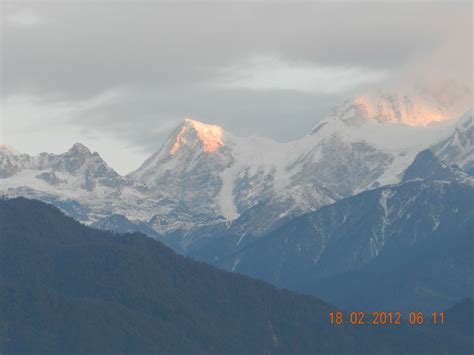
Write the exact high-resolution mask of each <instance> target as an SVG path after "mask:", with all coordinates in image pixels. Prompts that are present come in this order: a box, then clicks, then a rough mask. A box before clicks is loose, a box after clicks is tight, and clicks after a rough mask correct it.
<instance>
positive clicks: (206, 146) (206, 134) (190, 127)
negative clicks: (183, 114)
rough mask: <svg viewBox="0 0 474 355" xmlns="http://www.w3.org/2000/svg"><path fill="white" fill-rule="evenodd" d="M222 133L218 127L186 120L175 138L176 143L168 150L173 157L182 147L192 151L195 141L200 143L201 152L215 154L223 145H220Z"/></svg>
mask: <svg viewBox="0 0 474 355" xmlns="http://www.w3.org/2000/svg"><path fill="white" fill-rule="evenodd" d="M222 133H223V130H222V128H221V127H219V126H214V125H208V124H204V123H201V122H199V121H195V120H191V119H189V118H186V119H185V120H184V124H183V126H182V127H181V130H180V131H179V132H178V134H177V136H176V141H175V143H174V145H173V147H172V148H171V150H170V154H171V155H175V154H176V152H177V151H178V150H179V149H180V148H181V147H182V146H184V145H188V146H189V147H190V148H192V149H194V147H195V146H196V144H197V143H198V142H197V140H199V141H200V142H201V145H202V150H203V152H205V153H212V152H215V151H216V150H218V149H219V148H220V147H222V146H223V145H224V144H223V143H222ZM193 136H195V137H193ZM196 138H197V140H196Z"/></svg>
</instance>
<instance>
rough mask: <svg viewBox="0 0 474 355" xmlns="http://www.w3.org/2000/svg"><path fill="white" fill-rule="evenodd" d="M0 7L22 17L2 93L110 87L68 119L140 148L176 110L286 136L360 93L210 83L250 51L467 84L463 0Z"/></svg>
mask: <svg viewBox="0 0 474 355" xmlns="http://www.w3.org/2000/svg"><path fill="white" fill-rule="evenodd" d="M3 10H4V11H3V14H2V17H4V18H5V19H6V18H8V16H10V17H11V16H12V15H15V14H18V13H19V12H20V13H21V11H24V13H27V14H29V16H30V18H29V20H30V22H29V25H27V26H21V25H18V24H17V25H15V24H14V23H11V21H10V23H9V22H8V21H5V23H3V26H2V30H3V41H2V48H1V49H2V62H1V69H2V80H1V86H2V95H3V97H9V96H15V95H23V94H28V95H35V96H37V97H40V98H41V97H47V98H48V99H51V98H58V99H61V100H63V101H65V102H70V103H71V105H73V104H74V102H80V101H83V100H87V99H89V98H94V97H97V96H100V95H101V94H103V93H104V92H108V91H110V90H118V91H119V92H121V95H120V97H119V98H117V100H111V101H108V102H107V103H104V104H103V105H102V106H100V107H95V108H94V110H92V111H90V110H87V111H84V112H82V114H80V115H76V116H74V117H75V121H74V122H73V124H75V125H77V126H79V127H82V128H83V129H84V130H85V132H87V130H88V129H89V128H90V129H92V128H93V129H100V130H101V131H102V132H103V134H104V135H113V136H114V137H116V138H117V139H119V140H123V141H126V142H128V143H130V144H134V145H137V146H140V147H142V148H143V149H146V150H147V151H152V150H155V149H157V147H158V146H159V145H160V144H161V142H162V140H163V138H164V136H165V135H166V134H167V132H168V131H169V130H171V128H172V126H173V125H174V124H177V123H178V122H179V121H180V120H181V119H183V118H184V117H185V116H191V117H193V118H196V119H201V120H203V121H207V122H210V123H216V124H220V125H222V126H224V127H225V128H226V129H228V130H229V131H232V132H236V133H237V134H263V135H266V136H270V137H273V138H276V139H280V140H287V139H292V138H295V137H298V136H301V135H303V134H305V133H306V132H307V131H308V130H309V129H310V128H311V127H312V126H313V125H315V124H316V123H317V122H318V121H319V120H320V119H321V118H322V117H323V116H324V115H325V113H327V112H328V111H329V109H330V107H331V106H332V105H334V104H336V103H338V102H340V101H341V100H342V99H343V98H345V97H347V96H351V95H354V94H355V92H356V90H357V89H358V88H357V89H354V91H351V92H337V93H334V94H331V95H328V94H324V93H320V92H319V93H318V92H316V93H308V92H297V91H273V90H262V91H258V92H256V91H252V90H245V89H235V88H233V89H232V88H222V87H221V88H217V87H215V85H213V84H212V83H213V81H215V80H216V78H219V75H221V73H222V69H223V68H227V67H230V66H234V65H240V64H242V63H245V62H246V61H248V60H249V59H251V58H252V57H254V56H260V55H270V56H273V55H274V56H278V57H280V58H282V60H284V61H285V62H287V63H290V64H292V65H296V66H297V65H313V64H314V65H318V66H331V67H337V66H341V67H356V68H361V69H364V70H365V69H367V70H368V71H383V72H387V73H390V75H391V78H390V79H389V80H387V81H386V82H385V83H383V85H385V86H387V87H390V86H392V87H398V86H403V85H411V84H413V82H414V81H423V80H426V78H430V80H432V81H439V82H444V81H445V80H447V79H455V80H457V81H461V82H462V84H463V85H466V86H468V87H469V88H470V89H472V28H471V26H472V15H471V11H472V3H470V2H467V3H464V4H451V3H447V2H445V3H430V2H421V3H420V2H418V3H411V2H410V3H408V2H404V3H399V2H389V3H387V2H384V3H378V2H377V3H374V2H372V3H361V2H343V3H341V2H338V3H335V4H332V3H309V2H298V3H291V2H289V3H283V2H278V3H273V2H270V3H269V2H260V3H258V4H256V3H249V2H232V3H227V4H223V3H210V2H198V3H183V2H178V3H151V2H139V3H136V2H124V1H121V2H114V1H102V2H101V1H93V2H87V1H86V2H82V1H81V2H79V1H72V0H71V1H69V2H67V3H64V2H54V1H53V2H38V3H35V2H28V3H24V4H20V5H11V4H10V5H9V3H7V4H6V5H5V6H4V9H3ZM35 18H36V19H37V21H36V22H35V21H32V20H31V19H35ZM17 19H18V17H17ZM2 20H3V18H2ZM27 20H28V18H27ZM2 22H3V21H2ZM20 22H21V21H20ZM25 23H28V21H26V22H25ZM438 79H439V80H438ZM381 85H382V84H381ZM3 119H4V120H8V119H9V118H8V117H4V118H3ZM25 139H27V137H25Z"/></svg>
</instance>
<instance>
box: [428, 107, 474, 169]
mask: <svg viewBox="0 0 474 355" xmlns="http://www.w3.org/2000/svg"><path fill="white" fill-rule="evenodd" d="M431 149H432V150H433V152H435V154H436V155H437V156H439V157H440V158H441V159H442V160H444V161H445V162H446V163H448V164H456V165H458V166H459V167H460V168H461V169H463V170H464V171H466V172H468V173H469V174H471V175H474V109H471V110H469V111H468V112H466V113H465V114H464V115H463V116H462V117H461V118H460V119H459V120H458V123H457V125H456V129H455V130H454V132H453V134H452V135H450V136H449V137H448V138H447V139H445V140H444V141H442V142H440V143H438V144H436V145H435V146H433V147H432V148H431Z"/></svg>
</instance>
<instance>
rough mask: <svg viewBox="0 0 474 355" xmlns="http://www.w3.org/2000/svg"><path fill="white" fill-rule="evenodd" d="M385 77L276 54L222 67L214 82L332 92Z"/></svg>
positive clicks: (229, 85) (237, 86)
mask: <svg viewBox="0 0 474 355" xmlns="http://www.w3.org/2000/svg"><path fill="white" fill-rule="evenodd" d="M387 78H388V72H387V71H383V70H370V69H365V68H359V67H340V66H319V65H315V64H309V63H289V62H285V61H283V60H282V59H280V58H278V57H272V56H265V57H257V58H254V59H252V60H250V61H248V62H246V63H244V64H241V65H234V66H231V67H227V68H224V69H222V71H221V77H220V79H219V80H218V81H217V82H216V85H217V86H219V87H224V88H235V89H251V90H258V91H261V90H291V91H299V92H304V93H323V94H335V93H340V92H344V91H348V90H351V89H354V88H356V87H357V86H359V85H362V84H370V83H375V82H379V81H381V80H384V79H387Z"/></svg>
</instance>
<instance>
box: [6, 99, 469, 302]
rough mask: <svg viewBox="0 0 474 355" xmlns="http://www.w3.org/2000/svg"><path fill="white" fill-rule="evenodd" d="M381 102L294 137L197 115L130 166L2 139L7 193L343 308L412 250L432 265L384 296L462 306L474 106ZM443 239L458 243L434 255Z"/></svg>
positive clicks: (84, 151) (350, 106)
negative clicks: (121, 170)
mask: <svg viewBox="0 0 474 355" xmlns="http://www.w3.org/2000/svg"><path fill="white" fill-rule="evenodd" d="M378 100H379V101H378V103H375V104H374V103H373V102H368V101H367V100H361V99H357V100H349V101H346V102H344V103H342V104H341V105H340V106H338V107H336V108H334V110H333V111H332V112H331V113H330V115H329V116H328V117H327V118H326V119H325V120H323V121H322V122H321V123H319V124H318V125H317V126H316V127H315V128H314V129H312V130H311V132H310V133H309V134H307V135H305V136H304V137H302V138H301V139H298V140H295V141H291V142H286V143H281V142H276V141H273V140H271V139H268V138H263V137H237V136H235V135H233V134H230V133H228V132H226V131H225V130H224V129H223V128H222V127H219V126H215V125H207V124H204V123H201V122H198V121H195V120H191V119H186V120H184V121H183V122H182V123H181V124H180V125H179V126H178V127H177V128H176V129H175V130H174V131H173V132H172V133H171V134H170V136H169V138H168V139H167V140H166V141H165V143H164V144H163V146H162V147H161V148H160V149H159V150H158V151H157V152H156V153H155V154H153V155H151V156H150V158H148V159H147V160H146V161H145V162H144V163H143V164H142V165H141V166H140V167H139V168H138V169H137V170H135V171H133V172H131V173H130V174H128V175H126V176H121V175H119V174H118V173H116V172H115V171H114V170H113V169H112V168H110V167H109V166H108V165H107V163H106V162H105V161H104V160H103V159H102V158H101V157H100V155H99V154H98V153H95V152H94V153H93V152H91V151H90V150H89V149H88V148H87V147H85V146H83V145H81V144H79V143H78V144H75V145H74V146H73V147H72V148H71V149H69V150H68V151H67V152H66V153H63V154H48V153H41V154H39V155H37V156H29V155H27V154H20V153H18V152H16V151H15V150H14V149H11V148H9V147H5V146H3V147H0V193H1V194H3V195H6V196H8V197H17V196H25V197H28V198H34V199H39V200H42V201H45V202H49V203H52V204H54V205H56V206H57V207H59V208H60V209H61V210H62V211H64V212H65V213H66V214H68V215H70V216H72V217H73V218H75V219H76V220H78V221H80V222H82V223H85V224H89V225H91V226H93V227H96V228H99V229H105V230H112V231H116V232H134V231H138V232H141V233H145V234H147V235H149V236H151V237H153V238H155V239H159V240H160V241H162V242H163V243H165V244H166V245H168V246H170V247H172V248H173V249H174V250H175V251H177V252H179V253H181V254H185V255H188V256H191V257H193V258H195V259H198V260H201V261H205V262H207V263H211V264H213V265H215V266H218V267H220V268H224V269H227V270H229V271H234V272H240V273H244V274H247V275H250V276H253V277H257V278H261V279H263V280H266V281H269V282H272V283H274V284H277V285H279V286H282V287H288V288H290V289H293V290H297V291H299V292H305V293H310V294H313V295H317V296H319V297H323V298H324V299H326V300H330V301H331V302H334V303H336V304H337V305H340V306H342V307H349V306H353V305H357V304H360V305H361V304H364V303H363V300H362V298H363V297H364V296H363V294H364V293H363V292H362V290H363V289H364V287H365V289H367V288H368V287H369V286H367V285H370V284H373V283H375V280H379V281H380V279H383V278H384V277H385V276H386V275H387V274H389V273H393V274H394V275H395V274H396V275H403V273H405V272H407V271H406V268H407V267H405V266H404V265H402V264H403V263H402V261H403V260H405V256H403V255H413V257H412V259H410V260H411V261H412V262H413V263H414V264H412V265H411V267H412V268H413V269H414V270H420V274H419V275H417V274H416V273H412V276H413V280H412V282H411V284H410V282H407V284H406V285H404V287H401V286H400V287H398V286H395V283H394V284H390V285H386V286H385V287H383V288H382V291H383V292H382V291H381V292H382V293H383V294H381V295H379V296H380V297H377V298H376V299H377V300H378V301H377V302H379V305H380V306H385V305H389V304H397V305H399V306H400V307H410V306H412V305H415V306H420V307H422V306H423V305H425V306H426V307H429V306H430V305H431V306H433V305H436V306H449V305H452V304H454V303H455V302H456V301H458V300H459V299H461V298H462V297H463V296H472V286H473V284H472V279H470V278H469V277H464V276H465V275H468V274H469V273H467V272H466V270H467V268H469V267H470V266H471V264H472V260H471V259H470V258H469V256H468V255H467V254H465V252H466V250H468V249H466V248H468V247H469V245H471V244H469V243H471V241H470V237H469V236H470V228H471V227H472V220H473V215H472V212H471V210H472V207H471V206H472V204H473V200H472V189H473V178H472V173H473V171H472V168H473V166H474V151H473V141H474V128H473V127H474V123H473V122H474V119H473V115H474V110H472V109H471V110H469V111H467V112H466V113H465V114H464V115H463V116H461V117H460V118H459V119H456V120H441V119H440V118H441V117H442V113H443V110H440V109H438V110H436V111H435V112H434V113H430V114H426V112H425V111H423V110H421V111H420V109H419V108H417V109H414V108H413V107H414V106H413V105H412V104H410V101H409V100H408V99H407V98H403V97H402V98H401V97H396V96H388V97H382V98H378ZM374 107H375V108H374ZM422 113H425V114H423V115H422ZM409 115H412V116H409ZM443 117H444V116H443ZM429 120H432V121H433V122H431V123H430V122H428V121H429ZM454 211H455V212H454ZM471 230H472V229H471ZM454 231H455V232H454ZM434 245H437V247H439V248H442V249H443V250H444V249H445V250H448V251H449V252H450V253H448V254H446V255H444V254H443V255H435V254H430V252H429V251H430V250H431V251H433V250H434V249H433V248H434ZM451 247H452V248H451ZM463 248H464V249H463ZM425 252H426V253H427V254H426V255H424V253H425ZM433 252H434V251H433ZM397 260H399V262H397ZM417 260H424V261H426V264H424V265H425V266H426V265H435V264H436V265H438V266H439V268H440V271H439V272H440V274H441V275H444V276H443V278H440V279H439V280H427V277H428V274H429V272H428V269H426V268H425V269H423V268H424V267H425V266H423V265H422V264H417ZM401 263H402V264H401ZM371 270H376V271H377V272H378V273H373V272H371ZM423 270H424V271H423ZM423 272H424V273H423ZM355 274H357V275H358V277H359V278H360V279H361V280H362V279H364V280H366V284H365V286H364V284H363V283H361V284H360V285H352V286H351V287H353V291H352V292H353V294H354V295H359V296H360V297H359V298H358V297H356V296H354V297H353V299H352V300H348V299H347V297H345V295H344V294H341V292H340V287H339V286H338V285H343V284H344V285H345V284H347V285H349V284H350V282H349V280H350V279H351V278H352V277H353V276H354V275H355ZM455 275H458V276H459V277H464V278H463V279H461V280H459V279H456V277H455ZM394 277H395V276H394ZM449 278H450V279H451V280H457V281H459V282H457V283H456V285H458V286H459V287H458V288H456V287H452V285H451V283H449V282H444V280H445V279H449ZM335 280H340V281H337V282H336V281H335ZM341 280H342V281H341ZM420 280H423V282H421V281H420ZM399 282H402V281H401V280H399ZM453 282H454V281H453ZM348 287H349V286H348ZM394 289H397V290H398V291H399V293H398V296H397V297H395V295H396V294H397V293H395V292H394ZM374 295H375V293H374ZM339 296H341V297H339ZM374 297H375V296H374ZM377 302H376V301H375V300H372V301H370V302H369V301H368V300H367V301H366V306H367V307H369V308H370V307H376V306H377V304H378V303H377ZM371 305H372V306H371Z"/></svg>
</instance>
